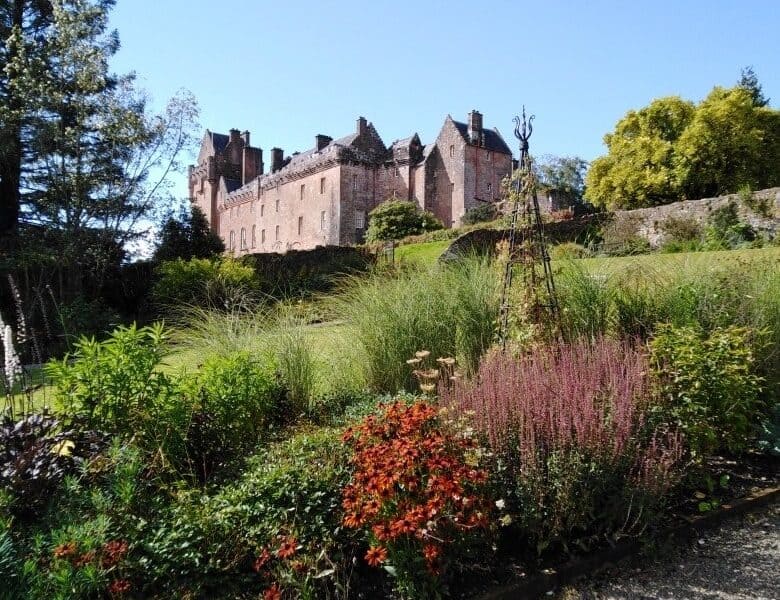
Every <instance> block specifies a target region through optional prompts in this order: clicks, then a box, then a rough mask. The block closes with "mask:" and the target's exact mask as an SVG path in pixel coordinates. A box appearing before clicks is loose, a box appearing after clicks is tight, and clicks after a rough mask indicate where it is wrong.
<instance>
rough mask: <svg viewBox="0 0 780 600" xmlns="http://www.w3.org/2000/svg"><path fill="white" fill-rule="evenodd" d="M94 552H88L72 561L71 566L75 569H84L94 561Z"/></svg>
mask: <svg viewBox="0 0 780 600" xmlns="http://www.w3.org/2000/svg"><path fill="white" fill-rule="evenodd" d="M96 554H97V553H96V552H95V551H94V550H90V551H89V552H85V553H84V554H82V555H81V556H79V557H78V558H77V559H76V560H74V561H73V566H74V567H76V568H77V569H81V568H83V567H86V566H87V565H88V564H90V563H91V562H92V561H93V560H95V556H96Z"/></svg>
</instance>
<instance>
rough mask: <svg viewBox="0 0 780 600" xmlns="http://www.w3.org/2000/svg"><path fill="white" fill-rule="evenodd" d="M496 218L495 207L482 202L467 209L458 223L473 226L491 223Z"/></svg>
mask: <svg viewBox="0 0 780 600" xmlns="http://www.w3.org/2000/svg"><path fill="white" fill-rule="evenodd" d="M497 216H498V209H497V207H496V205H495V204H493V203H492V202H484V203H482V204H479V205H477V206H475V207H474V208H470V209H468V210H467V211H466V212H465V213H464V215H463V217H462V218H461V220H460V221H461V223H462V224H463V225H474V224H476V223H486V222H488V221H493V220H495V218H496V217H497ZM432 241H433V240H432Z"/></svg>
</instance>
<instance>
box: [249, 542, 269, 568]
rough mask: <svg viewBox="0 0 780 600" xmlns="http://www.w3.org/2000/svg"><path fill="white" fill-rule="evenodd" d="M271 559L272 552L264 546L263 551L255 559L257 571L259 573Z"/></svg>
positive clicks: (254, 566)
mask: <svg viewBox="0 0 780 600" xmlns="http://www.w3.org/2000/svg"><path fill="white" fill-rule="evenodd" d="M269 560H271V553H270V552H269V551H268V548H263V551H262V552H261V553H260V555H259V556H258V557H257V558H256V559H255V563H254V564H253V565H252V568H253V569H254V571H255V573H259V572H260V569H262V568H263V567H264V566H265V563H267V562H268V561H269Z"/></svg>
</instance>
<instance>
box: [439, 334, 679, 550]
mask: <svg viewBox="0 0 780 600" xmlns="http://www.w3.org/2000/svg"><path fill="white" fill-rule="evenodd" d="M647 371H648V362H647V358H646V356H645V355H644V354H643V353H642V352H641V350H640V349H638V348H636V347H634V346H632V345H630V344H628V343H624V342H616V341H612V340H609V339H606V338H597V339H596V340H595V341H593V342H592V343H591V342H588V341H577V342H574V343H572V344H568V345H563V346H560V347H550V348H544V349H541V350H538V351H536V352H534V353H532V354H528V355H523V356H520V357H518V358H515V357H512V356H510V355H508V354H504V353H495V354H492V355H490V356H488V357H487V358H485V359H484V360H483V361H482V363H481V365H480V369H479V372H478V373H477V377H476V378H475V379H473V380H472V381H470V382H468V381H456V382H455V384H454V385H453V386H452V387H451V388H446V387H445V388H441V389H440V394H441V402H442V404H444V405H445V406H449V407H452V408H453V409H456V410H458V411H461V412H464V411H473V412H474V414H475V417H474V425H475V427H476V429H477V430H478V431H479V432H480V433H481V434H482V435H483V436H484V437H485V439H486V440H487V441H488V442H489V444H490V447H491V449H492V450H493V452H494V453H495V458H496V463H495V464H496V467H495V469H496V470H495V473H496V475H495V476H496V483H495V484H496V486H497V489H500V490H502V493H506V494H507V497H506V500H507V505H508V508H507V510H508V513H509V514H508V517H509V518H510V519H511V520H513V521H514V522H515V527H516V531H515V533H516V534H519V535H520V536H524V537H525V538H526V539H528V540H529V541H531V542H532V543H534V544H536V547H537V548H538V549H539V550H541V549H543V548H545V547H546V546H547V545H548V544H550V543H552V542H554V541H556V540H558V541H567V540H569V541H571V540H572V539H573V538H577V537H581V536H588V535H592V534H605V533H613V532H615V531H618V530H624V532H629V531H631V530H633V531H638V530H640V529H641V528H642V526H643V524H644V523H643V522H644V521H645V520H646V519H648V518H650V517H651V516H652V510H651V509H652V508H654V507H656V506H657V505H658V503H659V502H660V501H661V499H662V497H663V496H664V494H665V492H666V491H668V489H669V488H670V487H671V486H672V485H673V484H674V483H675V482H676V478H677V466H678V464H677V463H678V460H679V458H680V455H681V453H682V446H681V440H680V437H679V436H677V435H675V434H673V433H670V432H667V430H666V429H665V428H664V427H662V426H659V427H657V428H653V429H651V428H648V427H646V421H647V419H646V415H647V409H648V405H649V402H648V396H649V393H650V389H649V382H648V378H647V376H646V373H647Z"/></svg>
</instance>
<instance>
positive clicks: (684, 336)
mask: <svg viewBox="0 0 780 600" xmlns="http://www.w3.org/2000/svg"><path fill="white" fill-rule="evenodd" d="M751 337H753V334H751V332H750V331H748V330H747V329H740V328H736V327H729V328H727V329H716V330H714V331H713V332H712V333H710V334H709V335H705V334H702V332H701V331H700V330H697V329H695V328H693V327H673V326H670V325H660V326H659V327H658V329H657V331H656V336H655V338H654V339H653V340H652V341H651V343H650V348H651V350H652V365H653V368H654V369H655V373H656V377H657V378H658V380H659V382H660V391H661V393H662V397H663V400H664V405H663V408H662V411H663V413H664V417H665V418H667V419H670V420H671V421H672V422H674V423H675V425H676V426H677V427H679V428H680V430H681V431H682V432H683V433H684V434H685V437H686V442H687V445H688V446H689V448H690V450H691V454H692V456H693V457H694V458H695V459H697V460H701V459H702V458H703V457H705V456H706V455H708V454H710V453H712V452H714V451H717V450H720V449H724V448H725V449H727V450H729V451H731V452H740V451H743V450H745V448H746V447H747V446H748V441H749V437H750V434H751V433H752V431H753V427H754V423H756V422H757V416H758V414H759V410H760V405H759V393H760V391H761V379H760V378H759V377H758V376H756V375H754V374H753V370H754V368H755V359H754V356H753V351H752V349H751Z"/></svg>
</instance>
